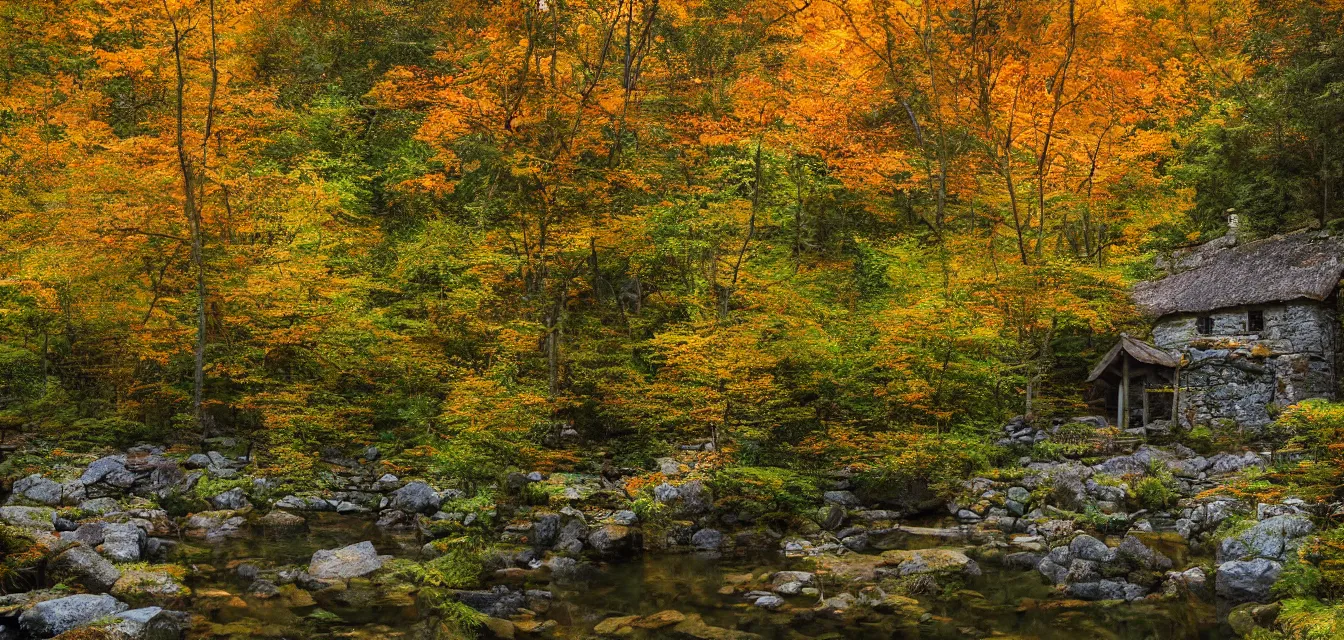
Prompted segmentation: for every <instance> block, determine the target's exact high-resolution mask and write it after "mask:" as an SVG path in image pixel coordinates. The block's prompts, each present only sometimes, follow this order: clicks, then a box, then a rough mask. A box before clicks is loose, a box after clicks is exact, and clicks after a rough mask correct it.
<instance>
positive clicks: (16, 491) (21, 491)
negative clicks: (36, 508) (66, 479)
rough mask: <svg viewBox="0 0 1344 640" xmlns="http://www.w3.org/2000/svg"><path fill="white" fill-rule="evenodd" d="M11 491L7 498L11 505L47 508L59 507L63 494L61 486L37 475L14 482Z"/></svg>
mask: <svg viewBox="0 0 1344 640" xmlns="http://www.w3.org/2000/svg"><path fill="white" fill-rule="evenodd" d="M11 491H12V493H11V494H10V496H9V502H10V503H11V504H19V503H24V502H27V503H30V504H37V505H45V506H48V507H55V506H59V505H60V504H61V496H62V494H63V492H62V490H61V485H59V484H57V483H56V482H55V481H53V480H50V479H47V478H44V477H42V476H41V475H39V474H33V475H30V476H28V477H26V478H22V479H19V480H16V481H15V482H14V486H13V487H12V488H11Z"/></svg>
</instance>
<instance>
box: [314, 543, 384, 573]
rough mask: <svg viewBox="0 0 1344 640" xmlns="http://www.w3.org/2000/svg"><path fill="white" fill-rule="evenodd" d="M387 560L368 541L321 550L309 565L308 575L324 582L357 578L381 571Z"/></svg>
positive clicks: (315, 554)
mask: <svg viewBox="0 0 1344 640" xmlns="http://www.w3.org/2000/svg"><path fill="white" fill-rule="evenodd" d="M387 559H388V556H380V555H378V550H377V549H374V548H373V543H372V542H369V541H367V540H365V541H364V542H359V543H356V544H352V545H350V546H348V547H341V548H340V549H320V550H318V551H317V552H315V553H314V554H313V558H312V561H311V562H309V564H308V575H311V576H312V577H314V578H320V579H324V580H330V579H349V578H357V577H359V576H366V575H368V574H370V573H373V572H374V571H377V570H379V569H381V568H382V567H383V563H384V562H386V561H387Z"/></svg>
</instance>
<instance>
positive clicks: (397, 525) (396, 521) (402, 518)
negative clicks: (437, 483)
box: [375, 509, 419, 529]
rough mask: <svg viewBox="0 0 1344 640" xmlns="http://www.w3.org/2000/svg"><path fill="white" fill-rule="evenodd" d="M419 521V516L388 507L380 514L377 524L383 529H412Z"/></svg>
mask: <svg viewBox="0 0 1344 640" xmlns="http://www.w3.org/2000/svg"><path fill="white" fill-rule="evenodd" d="M418 522H419V516H417V515H416V514H414V513H406V512H405V511H398V510H396V509H388V510H386V511H383V512H382V513H379V514H378V522H376V523H375V524H377V525H378V526H379V527H380V528H383V529H410V528H413V527H415V526H416V524H418Z"/></svg>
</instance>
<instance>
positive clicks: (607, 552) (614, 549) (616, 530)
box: [588, 524, 641, 556]
mask: <svg viewBox="0 0 1344 640" xmlns="http://www.w3.org/2000/svg"><path fill="white" fill-rule="evenodd" d="M640 542H641V541H640V534H639V530H638V529H632V528H630V527H626V526H623V525H619V524H607V525H602V526H601V527H598V528H597V529H596V530H594V531H593V532H592V533H590V534H588V546H590V547H592V549H593V550H594V551H596V552H598V553H600V554H602V555H604V556H621V555H629V554H631V553H633V552H634V551H636V550H637V549H638V548H639V545H640Z"/></svg>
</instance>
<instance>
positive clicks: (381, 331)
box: [0, 0, 1344, 638]
mask: <svg viewBox="0 0 1344 640" xmlns="http://www.w3.org/2000/svg"><path fill="white" fill-rule="evenodd" d="M1341 140H1344V4H1341V3H1340V2H1338V1H1337V0H947V1H944V0H774V1H769V2H766V1H763V0H422V1H411V0H360V1H356V0H8V1H6V0H0V430H3V435H5V438H6V439H0V444H2V443H4V442H15V441H17V442H21V443H23V445H22V447H23V448H24V450H25V451H26V450H28V449H29V448H36V449H40V450H41V452H42V453H41V454H40V457H41V458H42V460H44V461H46V462H41V463H38V462H35V461H36V460H37V458H25V457H23V456H13V457H11V465H13V461H20V462H21V464H19V465H18V466H11V467H0V470H3V471H4V472H5V474H6V481H7V482H8V481H11V480H14V479H16V478H19V477H22V476H24V475H27V474H28V473H31V472H33V470H34V469H36V468H39V467H43V465H46V464H48V463H49V462H50V461H51V460H53V459H60V457H61V456H63V455H64V456H79V455H84V454H86V453H87V452H99V451H106V450H120V451H125V450H126V448H127V447H131V446H132V445H136V444H140V443H154V444H156V445H161V446H165V447H171V446H174V445H175V446H176V447H178V449H177V450H180V451H182V452H183V453H184V454H185V452H187V451H188V450H190V451H196V450H202V451H204V450H207V449H211V448H215V449H221V450H223V449H224V448H225V447H229V446H235V447H236V448H237V453H238V454H239V455H240V456H242V457H240V458H239V460H244V459H245V460H246V461H247V463H248V464H249V465H251V467H250V468H251V471H249V473H253V474H255V475H256V476H257V477H259V478H260V477H269V478H276V479H286V480H288V481H301V482H309V481H311V480H312V479H314V478H317V479H322V478H326V477H328V476H326V475H324V474H328V473H329V463H330V462H331V459H332V457H333V456H335V455H336V454H335V453H333V452H335V451H340V452H343V453H342V455H345V456H347V457H348V456H350V455H354V453H352V452H356V451H363V450H364V448H365V447H370V446H372V447H375V448H377V449H380V450H381V453H380V455H381V456H382V457H383V460H382V464H384V465H385V467H381V468H380V471H379V473H381V472H382V471H390V472H392V473H398V474H402V475H403V476H407V475H417V474H420V475H424V476H425V477H433V478H452V479H454V482H458V483H460V484H461V486H462V487H463V488H465V489H466V490H467V495H468V497H469V496H470V495H472V491H473V490H476V489H479V488H481V487H486V486H494V485H495V483H498V482H502V479H503V478H504V477H505V476H506V474H509V473H510V472H518V471H521V472H523V473H527V472H529V471H532V470H541V471H542V472H546V473H551V472H555V473H561V472H574V473H579V472H592V473H595V474H598V475H601V474H602V473H607V474H608V475H611V474H612V473H616V474H625V476H624V479H622V480H619V481H618V484H620V483H623V484H622V486H624V488H625V490H626V491H627V492H628V493H629V494H630V499H632V500H635V499H637V496H638V495H639V494H640V492H641V491H643V492H644V493H646V494H647V493H648V492H649V491H651V490H652V488H653V487H654V486H655V485H659V484H661V483H662V482H663V481H664V480H669V479H670V478H671V477H672V476H674V475H676V474H675V473H673V471H674V470H675V469H676V464H673V467H672V468H671V469H668V468H664V469H662V470H661V471H655V472H653V475H647V474H648V473H649V472H648V470H649V469H657V468H658V467H657V464H658V463H656V462H655V460H658V459H661V458H664V457H665V456H668V455H670V453H669V452H677V451H688V450H694V451H695V463H694V464H692V465H691V467H690V469H691V470H692V473H694V472H695V470H696V469H703V470H709V469H715V470H719V471H715V472H713V473H727V474H728V476H724V477H722V478H720V479H719V480H718V481H717V482H718V484H714V483H713V482H711V486H712V487H714V488H715V490H716V492H717V493H716V495H719V496H725V495H729V494H731V493H732V491H733V489H732V488H731V487H737V488H738V489H741V490H742V491H747V489H743V488H742V487H747V488H750V487H767V488H769V487H773V489H769V491H780V492H785V493H787V492H788V491H791V490H792V489H790V487H791V486H792V485H791V484H790V483H791V482H794V481H795V480H796V479H797V478H798V477H801V475H807V474H810V473H814V472H821V471H823V470H827V471H833V470H842V469H849V470H850V471H853V472H856V473H871V472H872V471H873V470H878V471H880V474H879V476H880V477H881V478H886V479H891V478H893V477H899V478H902V479H906V480H908V479H910V478H916V479H918V480H920V481H923V482H928V483H931V485H932V486H933V487H934V489H935V490H938V491H940V492H941V493H944V494H945V493H947V492H944V491H942V489H943V488H944V487H945V486H950V483H952V482H953V480H954V479H955V481H957V482H960V481H961V480H962V479H964V478H966V477H969V476H970V475H971V474H972V472H974V471H976V470H983V469H989V468H1000V467H1012V466H1014V465H1016V464H1017V461H1018V459H1019V457H1020V456H1021V455H1022V451H1020V450H1017V449H1012V448H1005V447H1003V446H1000V445H1001V443H1000V444H996V441H998V440H999V439H1000V438H1002V437H1003V436H1004V427H1003V425H1004V424H1005V422H1008V421H1009V420H1010V419H1012V418H1013V417H1014V416H1025V420H1027V421H1029V422H1032V423H1033V424H1044V423H1048V422H1049V421H1051V420H1056V419H1058V420H1065V419H1068V418H1070V417H1072V416H1078V415H1084V414H1087V413H1091V411H1089V406H1090V405H1089V403H1093V404H1095V402H1096V399H1095V397H1094V396H1092V395H1090V393H1089V388H1090V387H1089V386H1088V385H1087V384H1086V383H1085V378H1086V377H1087V373H1088V370H1089V369H1090V368H1091V367H1092V366H1093V364H1094V363H1095V362H1097V360H1098V359H1099V358H1101V357H1102V355H1103V354H1105V353H1106V352H1107V350H1108V349H1110V348H1111V347H1112V345H1113V344H1115V342H1116V340H1117V339H1118V337H1119V336H1120V334H1121V333H1122V332H1127V333H1129V334H1132V335H1136V336H1144V335H1146V334H1147V332H1148V324H1147V321H1146V320H1145V319H1144V318H1143V317H1142V315H1141V314H1140V313H1139V312H1138V311H1136V309H1135V307H1134V305H1133V303H1132V302H1131V299H1130V290H1131V287H1132V286H1133V285H1134V284H1135V283H1136V282H1139V281H1142V280H1146V279H1150V278H1152V277H1154V275H1155V274H1156V273H1157V268H1158V267H1156V266H1155V264H1157V263H1159V262H1160V261H1161V259H1162V257H1163V256H1165V255H1168V254H1170V253H1171V252H1172V251H1174V250H1179V249H1182V248H1185V247H1190V246H1194V245H1197V244H1199V243H1201V242H1206V241H1208V240H1210V239H1213V238H1218V237H1220V236H1222V235H1223V234H1224V233H1225V232H1226V231H1227V229H1228V220H1229V215H1230V214H1234V215H1235V216H1236V217H1237V219H1238V220H1239V222H1240V225H1241V232H1242V233H1245V234H1247V235H1248V236H1253V237H1268V236H1271V235H1273V234H1276V233H1281V232H1287V231H1293V230H1297V229H1304V228H1312V229H1323V230H1333V229H1335V228H1336V227H1337V226H1338V224H1337V223H1338V222H1339V220H1340V219H1342V218H1344V204H1341V202H1344V200H1342V199H1341V197H1342V192H1344V147H1342V146H1341ZM1318 410H1319V411H1327V409H1320V408H1318ZM1341 425H1344V420H1341ZM1213 439H1214V440H1215V441H1217V442H1219V443H1223V442H1224V441H1223V440H1220V439H1219V436H1218V434H1216V433H1215V434H1213ZM1183 442H1184V441H1183ZM202 443H215V445H214V446H213V447H211V446H207V445H203V444H202ZM219 443H223V444H219ZM706 443H707V444H706ZM1069 444H1070V443H1066V444H1063V445H1059V446H1060V447H1066V446H1068V445H1069ZM1072 444H1076V443H1072ZM1317 444H1318V445H1320V446H1326V444H1328V443H1324V444H1323V443H1322V442H1317ZM1276 446H1277V445H1276ZM1285 446H1286V445H1285ZM1196 448H1198V447H1196ZM1042 449H1043V448H1042V445H1037V447H1036V450H1035V453H1037V454H1039V453H1041V451H1042ZM169 451H170V452H172V451H174V449H169ZM1061 451H1063V449H1050V450H1049V451H1047V452H1046V453H1050V454H1059V455H1066V454H1067V453H1068V452H1064V453H1061ZM1092 453H1093V454H1095V453H1096V451H1093V452H1092ZM368 457H369V458H370V460H372V459H374V458H377V457H378V456H374V455H372V454H370V455H369V456H368ZM90 459H92V458H90ZM363 462H364V461H362V460H361V463H363ZM682 462H686V461H685V460H682ZM24 465H27V466H24ZM696 465H700V466H698V467H697V466H696ZM683 466H684V465H683ZM664 467H666V465H664ZM211 468H212V469H213V468H215V467H214V466H212V467H211ZM1332 468H1335V467H1332ZM1338 468H1339V469H1340V470H1341V471H1342V472H1344V467H1338ZM612 470H616V471H614V472H613V471H612ZM623 470H642V471H639V473H638V474H636V473H635V472H634V471H623ZM912 470H913V471H912ZM21 471H22V473H21ZM682 471H685V469H684V468H683V469H682ZM707 473H708V471H707ZM630 474H634V475H630ZM640 474H645V475H640ZM733 474H737V475H735V476H734V475H733ZM800 474H801V475H800ZM87 475H88V474H85V477H86V480H87ZM729 476H731V477H733V478H736V480H735V481H736V482H738V484H735V485H733V484H731V483H730V482H729V481H728V480H727V479H724V478H727V477H729ZM229 477H231V476H228V475H224V476H221V479H219V480H216V482H219V481H223V480H227V479H228V478H229ZM612 477H615V476H612ZM707 477H708V476H707ZM631 478H634V479H633V480H632V479H631ZM781 478H783V479H782V480H781ZM394 479H395V478H394ZM1318 480H1319V479H1318ZM520 482H522V481H520ZM772 483H774V484H772ZM779 483H782V484H779ZM431 484H434V483H433V482H431ZM673 484H675V483H673ZM1168 485H1170V483H1168ZM14 486H16V487H18V486H19V485H17V484H16V485H14ZM90 486H92V485H90ZM215 486H216V488H221V489H222V488H225V487H224V485H215ZM668 486H672V485H668ZM871 486H875V485H870V488H871ZM1135 486H1138V485H1135ZM499 488H500V491H501V492H503V491H505V490H506V487H505V485H503V484H500V485H499ZM673 488H675V487H673ZM1028 488H1030V487H1028ZM1130 488H1131V490H1133V489H1134V486H1131V487H1130ZM247 490H248V491H251V490H252V489H250V488H248V489H247ZM15 491H16V495H17V491H18V489H15ZM557 491H558V489H557ZM949 491H950V490H949ZM1154 491H1156V489H1154ZM1247 491H1252V490H1251V489H1247ZM1327 493H1328V492H1327ZM649 495H652V494H649ZM779 495H783V493H780V494H779ZM827 495H828V496H829V495H830V494H829V493H828V494H827ZM1122 495H1123V492H1122ZM861 497H863V496H861ZM1280 497H1283V496H1280ZM542 498H543V500H542V502H545V500H544V496H542ZM253 499H254V500H255V499H256V498H255V496H254V497H253ZM651 499H652V498H650V500H651ZM865 499H866V498H865ZM1145 499H1146V498H1145ZM445 500H446V498H445ZM1173 500H1174V498H1173ZM659 501H660V502H665V501H663V500H661V499H660V500H659ZM830 502H832V501H831V500H830V499H829V498H828V500H827V504H829V503H830ZM1158 503H1159V504H1160V503H1162V500H1158ZM445 504H446V502H445ZM818 504H821V503H820V502H819V503H818ZM1172 504H1175V503H1174V502H1172ZM1252 504H1253V503H1252ZM215 506H219V504H218V503H215ZM1262 506H1263V505H1262ZM790 508H792V506H790ZM808 508H811V507H808ZM781 509H782V507H781ZM444 510H445V511H447V508H446V507H445V509H444ZM188 511H194V510H188ZM411 511H414V510H413V509H412V510H411ZM1076 511H1077V512H1078V513H1083V512H1084V510H1083V509H1082V508H1081V507H1079V508H1078V509H1076ZM424 513H426V514H429V513H432V511H426V512H424ZM440 513H442V512H440ZM635 513H639V514H640V517H641V518H644V517H646V514H645V512H644V511H641V510H640V509H635ZM1088 513H1092V512H1088ZM589 515H590V517H591V514H589ZM972 515H974V514H972ZM1098 517H1100V516H1098ZM721 528H722V527H721ZM646 535H647V533H646ZM592 544H594V543H591V542H590V543H589V545H590V546H592ZM1140 546H1142V545H1140ZM580 547H583V545H582V544H580ZM1047 550H1048V548H1047ZM146 553H147V552H146ZM314 564H316V561H315V562H314ZM1042 571H1044V569H1042ZM4 575H5V574H4V573H3V572H0V579H2V578H3V577H4ZM1201 575H1202V574H1201ZM1327 583H1329V580H1328V579H1327ZM1331 584H1333V583H1331ZM1340 584H1341V585H1344V580H1342V581H1341V582H1340ZM716 588H717V587H716ZM0 592H3V589H0ZM1319 593H1320V594H1326V595H1328V594H1327V592H1326V591H1321V592H1319ZM1330 593H1333V592H1330ZM1298 595H1301V594H1298ZM771 597H773V596H771ZM758 604H759V603H758ZM759 606H761V607H765V605H759ZM445 611H447V610H445ZM25 615H27V614H25ZM444 615H445V616H447V617H448V618H452V616H451V615H449V614H448V613H445V614H444ZM491 615H492V616H494V617H496V618H501V619H502V618H505V617H507V616H503V615H496V614H491ZM0 618H3V616H0ZM0 622H3V620H0ZM511 624H520V623H519V622H518V620H517V618H516V616H515V617H514V622H513V623H511ZM470 626H471V625H468V624H465V623H464V624H463V625H461V628H468V627H470ZM25 628H27V627H25ZM444 628H447V627H444ZM678 628H680V627H678ZM198 629H199V628H198ZM492 629H493V627H492ZM520 629H521V627H520ZM1289 629H1290V627H1286V626H1281V627H1280V630H1282V631H1284V632H1287V630H1289ZM496 632H497V633H499V632H498V631H497V630H496ZM1267 633H1268V632H1267ZM1274 633H1278V631H1275V632H1274ZM691 635H692V636H693V634H691ZM43 637H45V636H43ZM201 637H208V636H201ZM209 637H212V636H209ZM219 637H224V636H219ZM229 637H233V636H229ZM239 637H241V636H239ZM323 637H325V636H323ZM508 637H513V636H508ZM693 637H709V636H693ZM927 637H935V636H927ZM936 637H941V636H936ZM1024 637H1025V636H1024ZM1117 637H1118V636H1117ZM1125 637H1129V636H1125ZM1134 637H1140V636H1134ZM1150 637H1178V636H1176V635H1170V636H1150ZM1182 637H1183V636H1182ZM1202 637H1214V636H1202ZM1218 637H1222V636H1218ZM1228 637H1232V636H1228ZM1263 637H1265V638H1268V637H1269V636H1263ZM1293 637H1299V636H1293ZM1300 637H1303V638H1305V637H1308V636H1305V635H1303V636H1300ZM1311 637H1327V636H1311Z"/></svg>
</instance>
